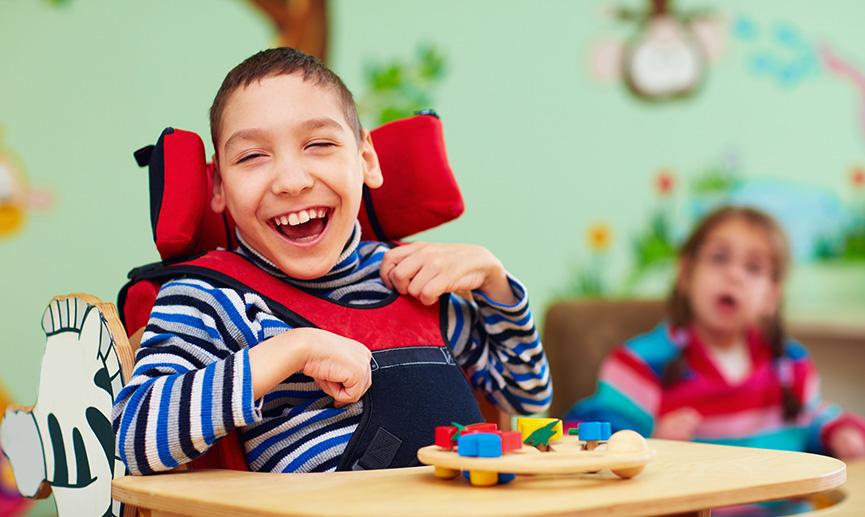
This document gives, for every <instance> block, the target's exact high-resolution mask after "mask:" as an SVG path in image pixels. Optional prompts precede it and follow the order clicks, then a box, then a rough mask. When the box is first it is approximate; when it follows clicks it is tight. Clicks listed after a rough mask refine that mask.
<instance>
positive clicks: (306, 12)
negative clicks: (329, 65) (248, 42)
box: [250, 0, 327, 61]
mask: <svg viewBox="0 0 865 517" xmlns="http://www.w3.org/2000/svg"><path fill="white" fill-rule="evenodd" d="M250 3H251V4H252V5H254V6H255V7H257V8H258V9H259V10H260V11H261V12H262V13H264V14H265V15H266V16H267V17H268V18H269V19H270V21H271V22H272V23H273V25H274V26H275V27H276V31H277V33H278V42H279V46H281V47H292V48H296V49H298V50H302V51H304V52H306V53H307V54H312V55H313V56H316V57H318V58H319V59H321V60H322V61H326V60H327V0H250Z"/></svg>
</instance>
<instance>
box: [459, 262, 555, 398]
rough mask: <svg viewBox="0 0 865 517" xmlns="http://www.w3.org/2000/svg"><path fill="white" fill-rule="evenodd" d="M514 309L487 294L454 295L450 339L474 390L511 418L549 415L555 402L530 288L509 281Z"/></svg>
mask: <svg viewBox="0 0 865 517" xmlns="http://www.w3.org/2000/svg"><path fill="white" fill-rule="evenodd" d="M508 281H509V283H510V285H511V289H512V291H513V294H514V297H516V299H517V302H516V303H515V304H514V305H503V304H499V303H496V302H494V301H492V300H490V299H489V298H487V297H486V296H485V295H484V294H483V293H481V292H479V291H476V292H474V293H472V297H471V299H466V298H463V297H460V296H458V295H456V294H451V295H450V297H449V299H448V308H447V310H448V313H447V317H448V321H447V325H448V327H447V336H448V342H449V345H450V347H451V350H452V352H453V354H454V357H455V358H456V360H457V362H458V363H459V364H460V366H462V367H463V369H464V370H465V371H466V372H467V374H468V376H469V379H470V382H471V384H472V385H473V386H475V387H476V388H478V389H481V390H482V391H484V392H485V393H486V395H487V398H488V399H489V400H490V401H491V402H493V403H494V404H495V405H496V406H498V407H499V408H500V409H502V410H504V411H506V412H508V413H511V414H523V415H528V414H532V413H539V412H542V411H545V410H546V409H547V408H548V407H549V405H550V400H551V399H552V384H551V381H550V373H549V368H548V367H547V358H546V355H545V354H544V350H543V347H542V346H541V340H540V337H539V335H538V330H537V328H535V321H534V318H533V317H532V313H531V311H530V310H529V302H528V296H527V294H526V289H525V287H523V285H522V284H520V283H519V282H518V281H517V280H516V279H514V278H511V277H510V276H509V277H508Z"/></svg>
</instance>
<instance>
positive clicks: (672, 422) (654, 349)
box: [565, 207, 865, 459]
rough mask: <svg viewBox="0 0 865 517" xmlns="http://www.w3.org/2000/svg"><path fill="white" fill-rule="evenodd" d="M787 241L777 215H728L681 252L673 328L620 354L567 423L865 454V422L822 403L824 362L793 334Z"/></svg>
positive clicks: (743, 211) (730, 210)
mask: <svg viewBox="0 0 865 517" xmlns="http://www.w3.org/2000/svg"><path fill="white" fill-rule="evenodd" d="M788 263H789V251H788V244H787V240H786V237H785V235H784V233H783V231H782V230H781V228H780V227H779V225H778V224H777V223H776V222H775V221H774V220H773V219H772V218H771V217H769V216H768V215H766V214H764V213H762V212H760V211H758V210H755V209H752V208H744V207H724V208H720V209H718V210H716V211H714V212H713V213H711V214H709V215H708V216H707V217H706V218H705V219H704V220H703V221H702V222H701V223H700V224H698V225H697V227H696V229H695V230H694V232H693V234H692V235H691V236H690V237H689V238H688V240H687V241H686V242H685V244H684V246H683V247H682V249H681V250H680V253H679V264H678V274H677V277H676V282H675V285H674V286H673V289H672V293H671V295H670V299H669V306H668V320H667V321H665V322H663V323H661V324H660V325H658V327H656V328H655V329H654V330H653V331H651V332H649V333H648V334H645V335H642V336H638V337H635V338H633V339H631V340H629V341H628V342H626V343H625V344H624V345H623V346H621V347H619V348H618V349H616V350H614V351H613V353H612V354H611V355H610V356H609V357H607V358H606V360H605V361H604V364H603V365H602V367H601V373H600V380H599V382H598V388H597V391H596V393H595V394H594V395H592V396H591V397H589V398H587V399H584V400H582V401H580V402H578V403H577V404H576V405H574V406H573V407H572V408H571V410H570V411H568V413H567V415H565V420H583V421H585V420H602V421H609V422H611V424H612V426H613V429H614V430H616V429H634V430H636V431H638V432H640V433H641V434H643V435H644V436H652V437H655V438H667V439H676V440H696V441H704V442H712V443H720V444H729V445H743V446H752V447H764V448H773V449H787V450H798V451H809V452H818V453H829V454H832V455H835V456H838V457H840V458H845V459H849V458H856V457H862V456H865V419H862V418H861V417H858V416H855V415H851V414H848V413H843V412H842V411H841V410H840V409H839V408H838V407H836V406H832V405H828V404H826V403H824V402H823V401H822V400H821V398H820V393H819V381H818V378H817V372H816V370H815V368H814V364H813V362H812V361H811V359H810V358H809V356H808V354H807V352H806V351H805V349H804V348H803V347H802V345H800V344H799V343H797V342H795V341H793V340H791V339H789V338H788V337H787V336H786V335H785V332H784V325H783V320H782V317H781V310H780V308H781V298H782V291H783V289H782V288H783V282H784V277H785V274H786V272H787V268H788Z"/></svg>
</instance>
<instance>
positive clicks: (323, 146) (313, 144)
mask: <svg viewBox="0 0 865 517" xmlns="http://www.w3.org/2000/svg"><path fill="white" fill-rule="evenodd" d="M306 147H307V148H316V149H327V148H328V147H336V144H335V143H333V142H328V141H323V140H320V141H314V142H310V143H309V144H307V146H306Z"/></svg>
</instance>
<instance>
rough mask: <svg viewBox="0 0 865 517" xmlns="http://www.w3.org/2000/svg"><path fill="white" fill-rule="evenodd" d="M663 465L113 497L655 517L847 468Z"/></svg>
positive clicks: (756, 461)
mask: <svg viewBox="0 0 865 517" xmlns="http://www.w3.org/2000/svg"><path fill="white" fill-rule="evenodd" d="M649 444H650V447H652V448H653V449H655V450H656V451H657V456H656V458H655V459H654V460H653V461H652V462H651V463H650V464H649V465H648V466H647V467H646V470H645V471H643V473H642V474H641V475H640V476H638V477H636V478H634V479H631V480H619V479H617V478H615V477H614V476H612V474H610V473H601V474H593V475H584V476H536V477H517V479H516V480H515V481H514V482H512V483H511V484H509V485H503V486H495V487H489V488H475V487H471V486H470V485H469V484H468V483H467V482H465V481H464V480H452V481H444V480H440V479H436V478H434V477H433V475H432V467H417V468H410V469H393V470H379V471H369V472H336V473H322V474H292V475H285V474H262V473H251V472H233V471H220V470H213V471H199V472H185V473H172V474H163V475H157V476H146V477H137V476H135V477H133V476H127V477H124V478H120V479H117V480H115V481H114V485H113V486H114V497H115V498H116V499H119V500H120V501H123V502H125V503H128V504H132V505H135V506H138V507H139V508H147V509H150V510H152V514H151V515H152V516H153V517H157V516H171V515H196V516H242V515H302V516H370V515H376V516H399V517H404V516H406V515H408V516H411V517H423V516H430V517H459V516H467V517H468V516H472V517H474V516H495V517H505V516H513V515H568V514H573V513H580V514H581V515H604V516H613V515H658V514H670V513H679V512H701V513H703V514H708V512H706V511H705V510H707V509H711V508H713V507H719V506H726V505H732V504H738V503H745V502H753V501H763V500H769V499H780V498H784V497H792V496H797V495H804V494H811V493H815V492H820V491H824V490H830V489H833V488H836V487H838V486H840V485H842V484H843V483H844V480H845V465H844V463H843V462H841V461H838V460H836V459H834V458H830V457H827V456H817V455H813V454H803V453H796V452H785V451H770V450H765V449H748V448H741V447H726V446H720V445H706V444H698V443H687V442H673V441H665V440H649Z"/></svg>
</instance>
